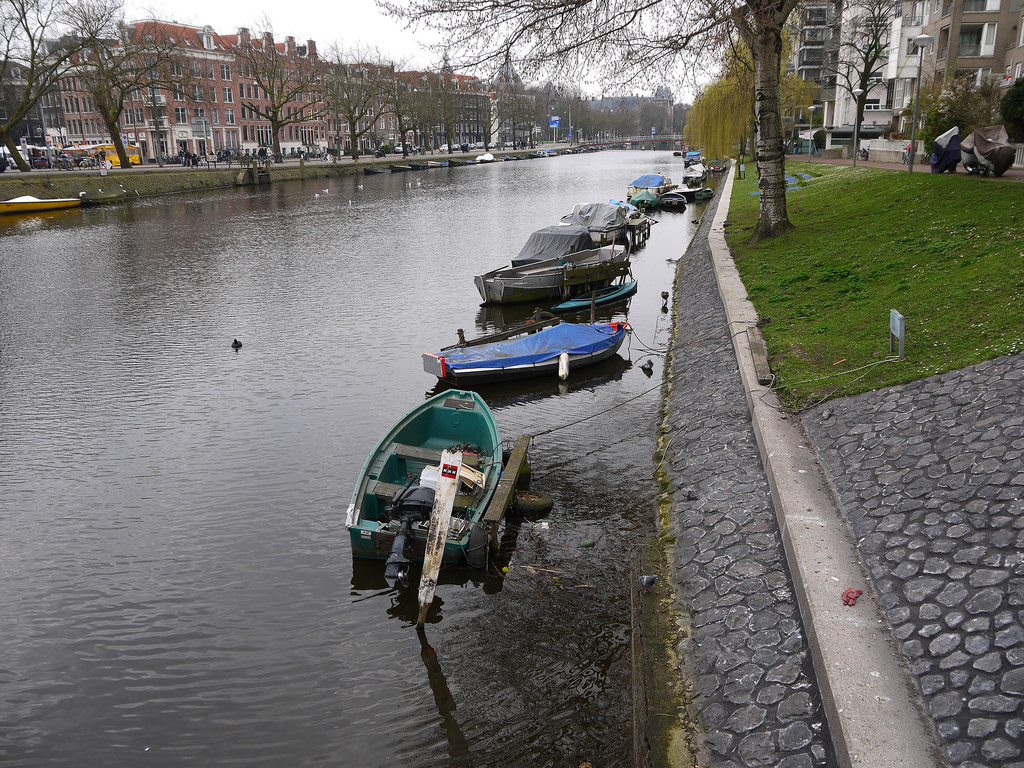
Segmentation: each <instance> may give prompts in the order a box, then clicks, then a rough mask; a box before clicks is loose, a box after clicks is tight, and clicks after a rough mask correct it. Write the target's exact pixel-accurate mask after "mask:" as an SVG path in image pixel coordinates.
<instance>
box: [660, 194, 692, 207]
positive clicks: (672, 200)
mask: <svg viewBox="0 0 1024 768" xmlns="http://www.w3.org/2000/svg"><path fill="white" fill-rule="evenodd" d="M694 194H696V190H694ZM691 199H693V198H692V196H691ZM661 207H662V208H664V209H666V210H669V211H682V210H685V209H686V193H685V192H683V191H682V190H678V189H673V190H672V191H671V192H666V193H665V194H664V195H662V196H661Z"/></svg>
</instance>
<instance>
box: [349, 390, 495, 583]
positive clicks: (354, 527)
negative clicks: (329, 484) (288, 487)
mask: <svg viewBox="0 0 1024 768" xmlns="http://www.w3.org/2000/svg"><path fill="white" fill-rule="evenodd" d="M454 446H460V447H461V448H463V453H464V458H463V464H464V465H466V466H469V467H471V468H472V469H475V470H476V471H477V472H479V473H481V475H482V480H481V482H480V483H479V484H475V485H474V486H473V487H472V489H471V490H470V491H469V492H461V493H460V494H459V495H458V496H457V497H456V503H455V511H454V513H453V517H452V520H451V524H450V527H449V531H448V538H447V539H446V541H445V546H444V552H443V555H442V562H443V563H470V562H471V560H470V559H467V553H470V552H471V550H472V549H473V548H474V547H475V546H478V545H479V541H480V537H481V534H482V532H483V529H482V520H483V516H484V514H485V512H486V511H487V505H488V504H489V503H490V500H491V498H492V497H493V495H494V491H495V489H496V488H497V485H498V481H499V479H500V476H501V466H502V465H501V458H502V453H501V448H502V447H501V435H500V434H499V432H498V428H497V424H496V423H495V421H494V416H493V414H492V413H491V411H490V409H489V408H488V407H487V404H486V403H485V402H484V401H483V399H482V398H480V396H479V395H477V394H475V393H473V392H462V391H459V390H449V391H446V392H442V393H440V394H437V395H435V396H434V397H432V398H430V399H429V400H425V401H424V402H422V403H419V404H418V405H417V406H416V407H414V408H413V409H412V410H411V411H409V413H407V414H405V415H404V416H403V417H402V418H401V419H400V420H399V421H398V422H397V423H396V424H395V425H394V426H393V427H392V428H391V429H389V430H388V431H387V432H386V433H385V434H384V436H383V437H382V438H381V439H380V440H379V441H378V442H377V444H376V445H375V446H374V447H373V449H372V450H371V451H370V453H369V455H368V456H367V458H366V461H365V463H364V464H363V467H362V469H361V471H360V473H359V476H358V479H357V481H356V488H355V491H354V492H353V494H352V501H351V503H350V504H349V507H348V511H347V513H346V519H345V523H346V527H347V528H348V531H349V541H350V544H351V547H352V556H353V557H355V558H362V559H373V560H384V559H387V557H388V556H389V554H390V553H391V548H392V545H393V544H394V541H395V537H396V534H397V533H398V531H399V528H400V521H399V520H397V519H396V518H395V517H394V515H393V510H390V509H389V501H390V500H391V498H392V496H393V495H394V493H395V492H396V491H397V490H400V489H402V488H404V487H405V486H406V485H407V484H409V483H410V482H413V483H414V484H417V485H419V484H425V483H426V481H425V480H424V478H425V477H426V476H427V475H428V474H429V469H428V468H430V467H435V466H437V464H439V462H440V456H441V451H442V450H444V449H446V448H451V447H454ZM424 469H428V472H427V473H424V471H423V470H424ZM428 531H429V520H428V519H425V520H422V521H418V522H415V523H413V524H412V525H411V526H410V528H409V530H408V535H407V536H406V545H405V548H404V550H403V555H404V556H405V557H406V558H408V559H409V560H411V561H414V562H421V561H422V559H423V552H424V550H425V548H426V540H427V533H428ZM484 545H486V535H484Z"/></svg>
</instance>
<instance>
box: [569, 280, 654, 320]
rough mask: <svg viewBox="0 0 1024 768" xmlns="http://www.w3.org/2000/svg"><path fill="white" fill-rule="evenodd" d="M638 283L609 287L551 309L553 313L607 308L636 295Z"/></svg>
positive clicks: (631, 282)
mask: <svg viewBox="0 0 1024 768" xmlns="http://www.w3.org/2000/svg"><path fill="white" fill-rule="evenodd" d="M636 289H637V282H636V280H630V281H628V282H626V283H623V284H622V285H609V286H608V287H607V288H601V289H599V290H597V291H592V292H590V293H585V294H583V295H581V296H577V297H576V298H574V299H569V300H568V301H563V302H562V303H561V304H556V305H555V306H553V307H552V308H551V311H552V312H581V311H583V310H587V309H590V307H591V306H595V307H605V306H608V305H609V304H616V303H618V302H620V301H625V300H626V299H628V298H629V297H630V296H632V295H633V294H634V293H636Z"/></svg>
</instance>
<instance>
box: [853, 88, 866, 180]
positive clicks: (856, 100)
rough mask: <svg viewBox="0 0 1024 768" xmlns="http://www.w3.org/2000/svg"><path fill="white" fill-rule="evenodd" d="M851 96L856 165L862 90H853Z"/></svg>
mask: <svg viewBox="0 0 1024 768" xmlns="http://www.w3.org/2000/svg"><path fill="white" fill-rule="evenodd" d="M850 93H852V94H853V164H854V165H857V142H858V140H859V137H860V97H861V96H863V95H864V89H863V88H854V89H853V90H852V91H850Z"/></svg>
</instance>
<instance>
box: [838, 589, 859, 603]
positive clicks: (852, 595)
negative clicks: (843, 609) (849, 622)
mask: <svg viewBox="0 0 1024 768" xmlns="http://www.w3.org/2000/svg"><path fill="white" fill-rule="evenodd" d="M863 594H864V591H863V590H860V589H854V588H853V587H850V588H849V589H847V590H846V591H845V592H843V605H856V604H857V598H858V597H860V596H861V595H863Z"/></svg>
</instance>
